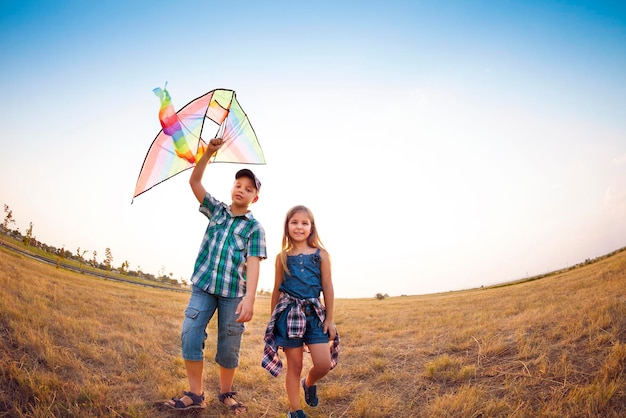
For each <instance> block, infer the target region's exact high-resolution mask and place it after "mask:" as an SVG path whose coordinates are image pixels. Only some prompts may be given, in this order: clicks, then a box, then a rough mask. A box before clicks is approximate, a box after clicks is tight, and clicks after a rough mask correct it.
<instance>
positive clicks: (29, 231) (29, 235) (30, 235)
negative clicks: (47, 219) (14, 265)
mask: <svg viewBox="0 0 626 418" xmlns="http://www.w3.org/2000/svg"><path fill="white" fill-rule="evenodd" d="M32 239H33V223H32V222H31V223H30V225H29V226H28V229H27V230H26V236H25V237H24V244H26V245H30V242H31V240H32Z"/></svg>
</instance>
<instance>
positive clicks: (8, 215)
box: [2, 203, 15, 231]
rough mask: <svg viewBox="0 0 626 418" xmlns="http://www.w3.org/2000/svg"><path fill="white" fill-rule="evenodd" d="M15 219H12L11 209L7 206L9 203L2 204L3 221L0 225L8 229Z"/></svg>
mask: <svg viewBox="0 0 626 418" xmlns="http://www.w3.org/2000/svg"><path fill="white" fill-rule="evenodd" d="M14 223H15V219H13V211H12V210H11V208H9V205H7V204H6V203H5V204H4V221H3V222H2V227H3V228H4V229H5V231H6V230H8V229H9V225H10V224H14Z"/></svg>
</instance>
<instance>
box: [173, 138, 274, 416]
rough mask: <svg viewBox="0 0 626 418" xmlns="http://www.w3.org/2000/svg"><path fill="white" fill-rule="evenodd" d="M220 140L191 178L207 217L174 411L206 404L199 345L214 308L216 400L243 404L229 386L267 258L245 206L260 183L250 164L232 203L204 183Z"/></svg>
mask: <svg viewBox="0 0 626 418" xmlns="http://www.w3.org/2000/svg"><path fill="white" fill-rule="evenodd" d="M222 144H223V140H222V139H221V138H214V139H212V140H211V141H210V142H209V144H208V145H207V149H206V150H205V153H204V155H203V156H202V158H200V160H199V161H198V163H197V164H196V166H195V167H194V169H193V171H192V173H191V177H190V178H189V184H190V186H191V189H192V191H193V193H194V195H195V196H196V199H198V202H200V212H201V213H203V214H204V215H205V216H207V217H208V218H209V225H208V227H207V230H206V232H205V233H204V237H203V239H202V243H201V246H200V251H199V253H198V256H197V258H196V262H195V266H194V272H193V276H192V277H191V283H192V294H191V297H190V299H189V304H188V305H187V309H186V310H185V319H184V321H183V326H182V332H181V339H182V354H183V359H184V361H185V368H186V371H187V379H188V380H189V391H188V392H186V391H185V392H183V395H184V396H182V397H181V398H172V400H171V401H169V402H167V403H166V404H165V405H166V406H168V407H170V408H172V409H178V410H188V409H193V408H204V391H203V389H202V375H203V365H204V363H203V348H204V341H205V340H206V338H207V333H206V327H207V325H208V323H209V321H210V320H211V318H212V317H213V314H214V313H215V311H216V310H217V311H218V335H217V353H216V355H215V361H216V363H217V364H218V366H219V381H220V394H219V397H218V399H219V400H220V402H222V403H223V404H224V405H226V406H227V407H228V408H229V409H230V410H231V411H232V412H234V413H235V414H237V413H239V412H243V411H244V410H245V406H244V405H243V404H242V403H241V402H238V401H237V400H236V399H235V398H234V395H235V394H236V392H233V391H232V384H233V380H234V377H235V370H236V367H237V366H238V365H239V348H240V345H241V336H242V334H243V331H244V329H245V325H244V323H245V322H248V321H250V320H251V319H252V315H253V313H254V300H255V296H256V290H257V285H258V280H259V267H260V262H261V260H262V259H265V258H267V253H266V246H265V231H264V229H263V227H262V226H261V224H260V223H259V222H258V221H257V220H256V219H254V217H253V216H252V212H250V210H249V209H248V208H249V206H250V205H251V204H252V203H254V202H256V201H257V200H258V198H259V189H260V188H261V182H260V181H259V179H258V178H257V177H256V176H255V175H254V173H253V172H252V171H250V170H248V169H243V170H239V171H238V172H237V174H236V175H235V183H234V184H233V188H232V191H231V198H232V203H231V204H230V205H227V204H225V203H223V202H220V201H219V200H217V199H215V198H214V197H213V196H211V195H210V194H209V193H207V191H206V190H205V188H204V186H202V182H201V180H202V175H203V174H204V170H205V168H206V166H207V164H208V162H209V159H210V158H211V155H213V154H214V153H215V152H216V151H217V150H219V149H220V147H221V146H222Z"/></svg>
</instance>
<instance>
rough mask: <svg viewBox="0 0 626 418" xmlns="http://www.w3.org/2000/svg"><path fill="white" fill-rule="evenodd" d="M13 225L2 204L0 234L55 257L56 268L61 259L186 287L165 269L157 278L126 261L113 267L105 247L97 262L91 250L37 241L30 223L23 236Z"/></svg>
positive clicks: (6, 207) (184, 283) (109, 252)
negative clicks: (2, 218) (73, 250)
mask: <svg viewBox="0 0 626 418" xmlns="http://www.w3.org/2000/svg"><path fill="white" fill-rule="evenodd" d="M14 225H15V217H14V215H13V210H11V208H10V207H9V205H7V204H6V203H5V204H4V220H3V221H2V224H1V225H0V232H2V233H3V234H4V235H7V236H9V237H11V238H13V239H15V240H18V241H22V242H23V243H24V244H25V245H26V246H29V247H33V248H38V249H41V250H42V251H44V252H46V253H48V254H52V255H54V256H56V260H57V267H59V266H60V263H61V261H62V260H63V259H67V260H74V261H76V262H78V263H79V264H80V265H84V266H87V265H88V266H91V267H93V268H96V269H100V270H105V271H109V272H114V273H118V274H121V275H125V276H130V277H137V278H141V279H148V280H154V281H158V282H161V283H167V284H172V285H180V284H181V282H182V285H187V283H186V282H185V281H184V280H181V281H180V282H179V281H178V280H176V279H174V278H173V275H174V274H173V273H169V274H167V275H166V274H165V268H164V267H162V268H161V269H160V270H159V273H158V275H157V276H155V275H154V274H151V273H146V272H143V271H142V270H141V266H137V269H136V270H131V269H130V263H129V261H128V260H124V262H122V263H121V264H120V266H119V267H114V266H113V259H114V258H113V252H112V251H111V248H109V247H107V248H105V250H104V257H103V258H102V259H101V260H100V261H98V252H97V251H96V250H93V251H92V252H91V253H90V252H89V250H85V249H81V248H80V247H78V248H77V249H76V252H71V251H69V250H66V249H65V245H64V246H63V247H61V248H57V247H54V246H52V245H48V244H45V243H43V242H40V241H38V240H37V237H36V236H35V235H34V233H33V229H34V225H33V223H32V222H30V223H29V225H28V229H27V230H26V232H25V233H24V234H22V232H20V230H19V228H15V229H11V227H12V226H14Z"/></svg>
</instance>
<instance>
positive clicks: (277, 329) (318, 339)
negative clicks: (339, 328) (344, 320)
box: [274, 305, 328, 348]
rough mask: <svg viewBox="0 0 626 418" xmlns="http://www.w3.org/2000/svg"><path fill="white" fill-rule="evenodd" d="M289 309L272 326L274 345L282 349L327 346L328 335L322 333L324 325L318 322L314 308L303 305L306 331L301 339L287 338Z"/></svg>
mask: <svg viewBox="0 0 626 418" xmlns="http://www.w3.org/2000/svg"><path fill="white" fill-rule="evenodd" d="M290 309H291V307H289V308H287V309H285V310H284V311H283V312H282V313H281V314H280V317H279V318H278V320H277V321H276V324H275V326H274V335H275V336H276V344H277V345H278V346H279V347H283V348H297V347H302V345H303V344H307V345H311V344H327V343H328V334H326V333H324V323H323V322H322V321H320V319H319V318H318V317H317V313H315V308H314V307H313V306H311V305H305V307H304V308H303V309H304V313H305V315H306V331H305V332H304V336H303V337H302V338H288V337H287V315H288V314H289V310H290Z"/></svg>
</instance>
